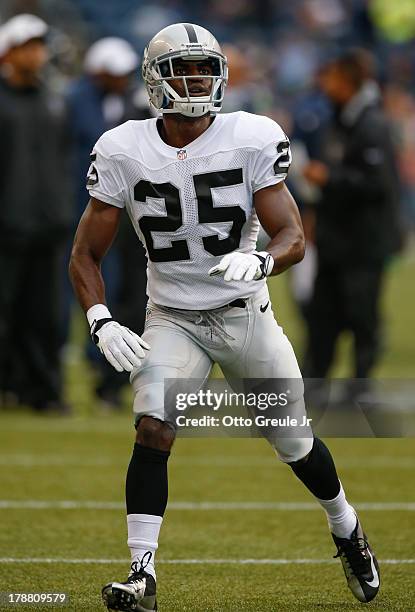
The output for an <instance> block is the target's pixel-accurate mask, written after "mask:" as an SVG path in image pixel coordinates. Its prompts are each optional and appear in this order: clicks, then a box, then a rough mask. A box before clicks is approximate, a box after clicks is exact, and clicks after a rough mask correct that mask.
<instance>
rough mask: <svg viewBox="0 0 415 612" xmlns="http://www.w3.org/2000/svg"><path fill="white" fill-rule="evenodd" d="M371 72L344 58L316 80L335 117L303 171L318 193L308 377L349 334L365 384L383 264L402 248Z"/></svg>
mask: <svg viewBox="0 0 415 612" xmlns="http://www.w3.org/2000/svg"><path fill="white" fill-rule="evenodd" d="M368 67H369V64H368V61H367V57H366V56H365V55H364V54H362V53H361V52H360V51H357V50H353V51H348V52H346V53H344V54H343V55H341V56H339V57H338V58H336V59H334V60H333V61H331V62H330V63H329V64H328V65H327V66H326V67H325V69H324V71H323V72H322V74H321V78H320V84H321V87H322V90H323V91H324V93H325V94H326V95H327V97H328V98H329V100H330V101H331V103H332V105H333V115H332V118H331V120H330V121H329V122H328V124H327V126H326V128H325V129H324V130H323V131H322V134H321V150H320V155H319V159H318V160H311V161H310V162H309V163H308V164H307V165H306V166H305V168H304V170H303V172H304V176H305V177H306V179H307V180H308V181H309V182H310V183H311V184H313V185H316V186H318V187H319V188H320V190H321V191H320V196H319V198H318V201H317V205H316V244H317V253H318V270H317V276H316V280H315V284H314V291H313V296H312V299H311V303H310V306H309V312H308V316H307V324H308V346H307V352H306V362H305V367H304V375H305V376H307V377H315V378H323V377H325V376H326V375H327V374H328V371H329V369H330V366H331V365H332V362H333V357H334V350H335V346H336V341H337V339H338V337H339V335H340V333H341V332H342V331H344V330H349V331H351V332H352V334H353V341H354V368H353V376H354V377H356V378H367V377H368V376H369V375H370V373H371V371H372V368H373V366H374V365H375V363H376V360H377V358H378V355H379V349H380V341H379V340H380V325H379V299H380V295H381V289H382V284H383V278H384V273H385V263H386V260H387V259H388V257H389V256H390V255H391V254H392V253H394V252H395V251H396V250H397V249H398V245H399V231H398V209H399V204H400V185H399V179H398V174H397V169H396V163H395V155H394V148H393V144H392V139H391V134H390V126H389V124H388V121H387V119H386V117H385V115H384V113H383V111H382V109H381V104H380V102H381V100H380V91H379V88H378V87H377V85H376V83H375V82H374V79H373V75H369V72H368Z"/></svg>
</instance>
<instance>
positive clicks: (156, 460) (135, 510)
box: [125, 442, 170, 516]
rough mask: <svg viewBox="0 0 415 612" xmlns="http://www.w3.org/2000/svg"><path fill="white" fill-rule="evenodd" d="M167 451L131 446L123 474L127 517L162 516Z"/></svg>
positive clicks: (165, 486)
mask: <svg viewBox="0 0 415 612" xmlns="http://www.w3.org/2000/svg"><path fill="white" fill-rule="evenodd" d="M169 455H170V451H162V450H157V449H155V448H149V447H147V446H142V445H141V444H138V443H137V442H136V443H135V444H134V450H133V455H132V457H131V461H130V465H129V466H128V471H127V481H126V485H125V497H126V502H127V514H153V515H155V516H163V514H164V511H165V509H166V506H167V494H168V484H167V460H168V458H169Z"/></svg>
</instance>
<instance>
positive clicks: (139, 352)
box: [91, 319, 150, 372]
mask: <svg viewBox="0 0 415 612" xmlns="http://www.w3.org/2000/svg"><path fill="white" fill-rule="evenodd" d="M91 337H92V340H93V341H94V343H95V344H96V345H97V347H98V348H99V350H100V351H101V353H102V354H103V355H104V357H105V358H106V359H107V361H109V363H110V364H111V365H112V366H113V367H114V368H115V369H116V370H117V372H122V371H124V370H125V371H126V372H132V371H133V369H134V368H139V367H140V365H141V362H142V360H143V359H144V357H145V356H146V354H145V352H144V349H145V350H147V351H148V350H149V349H150V347H149V345H148V344H147V342H144V340H143V339H142V338H140V336H138V335H137V334H135V333H134V332H132V331H131V330H130V329H128V327H123V326H122V325H120V324H119V323H117V322H116V321H114V320H112V319H99V320H98V321H94V323H93V324H92V327H91Z"/></svg>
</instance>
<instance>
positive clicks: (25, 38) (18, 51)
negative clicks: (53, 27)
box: [0, 14, 48, 86]
mask: <svg viewBox="0 0 415 612" xmlns="http://www.w3.org/2000/svg"><path fill="white" fill-rule="evenodd" d="M47 31H48V26H47V25H46V23H45V22H44V21H43V20H42V19H40V18H39V17H36V16H35V15H29V14H22V15H16V16H15V17H12V18H11V19H9V21H7V22H6V23H5V24H3V25H2V26H1V27H0V62H1V65H2V72H3V74H5V75H6V76H7V79H8V81H9V82H11V83H12V84H15V85H16V86H25V85H29V86H30V85H33V84H34V83H35V82H36V80H37V79H38V77H39V72H40V70H41V69H42V68H43V66H44V65H45V63H46V62H47V59H48V51H47V47H46V44H45V37H46V34H47Z"/></svg>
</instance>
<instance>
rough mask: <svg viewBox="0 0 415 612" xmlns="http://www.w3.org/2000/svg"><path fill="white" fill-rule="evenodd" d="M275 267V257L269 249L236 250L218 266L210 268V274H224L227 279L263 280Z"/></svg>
mask: <svg viewBox="0 0 415 612" xmlns="http://www.w3.org/2000/svg"><path fill="white" fill-rule="evenodd" d="M273 267H274V259H273V257H272V255H271V254H270V253H267V251H261V252H259V253H258V252H256V251H254V252H253V253H250V254H248V253H241V252H240V251H234V252H233V253H228V254H227V255H225V256H224V257H223V258H222V259H221V261H220V262H219V263H218V265H217V266H213V268H211V269H210V270H209V275H210V276H216V275H219V274H224V280H225V281H239V280H242V279H243V280H244V281H247V282H248V281H251V280H261V279H262V278H265V277H266V276H269V275H270V274H271V272H272V269H273Z"/></svg>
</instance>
